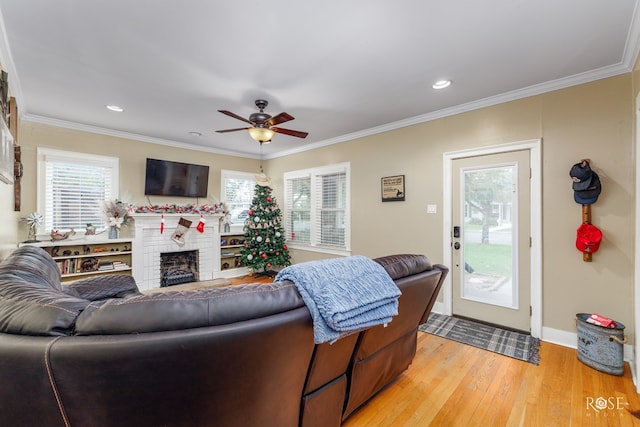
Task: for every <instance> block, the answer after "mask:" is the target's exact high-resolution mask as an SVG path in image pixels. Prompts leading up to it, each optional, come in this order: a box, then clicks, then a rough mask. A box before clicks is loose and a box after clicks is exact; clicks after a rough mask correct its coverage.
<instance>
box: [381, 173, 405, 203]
mask: <svg viewBox="0 0 640 427" xmlns="http://www.w3.org/2000/svg"><path fill="white" fill-rule="evenodd" d="M381 181H382V201H383V202H404V175H396V176H385V177H383V178H382V179H381Z"/></svg>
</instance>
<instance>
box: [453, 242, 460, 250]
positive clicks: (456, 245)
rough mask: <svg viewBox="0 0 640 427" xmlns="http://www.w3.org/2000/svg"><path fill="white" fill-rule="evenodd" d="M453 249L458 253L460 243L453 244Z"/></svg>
mask: <svg viewBox="0 0 640 427" xmlns="http://www.w3.org/2000/svg"><path fill="white" fill-rule="evenodd" d="M453 249H455V250H456V251H457V250H458V249H460V242H455V243H454V244H453Z"/></svg>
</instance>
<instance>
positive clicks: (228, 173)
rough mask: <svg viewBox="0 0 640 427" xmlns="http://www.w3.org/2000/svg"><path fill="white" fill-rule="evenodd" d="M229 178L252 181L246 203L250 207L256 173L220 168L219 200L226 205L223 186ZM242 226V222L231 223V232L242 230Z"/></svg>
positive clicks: (253, 194)
mask: <svg viewBox="0 0 640 427" xmlns="http://www.w3.org/2000/svg"><path fill="white" fill-rule="evenodd" d="M230 178H233V179H245V180H247V181H251V182H252V183H253V184H252V186H251V187H252V189H251V195H250V197H249V201H248V205H249V207H251V203H252V202H253V198H254V196H255V186H256V175H255V174H254V173H251V172H241V171H234V170H229V169H222V170H220V202H221V203H225V204H226V205H228V203H227V200H226V199H225V196H226V191H225V190H226V188H225V187H226V182H227V180H228V179H230ZM243 228H244V224H231V230H232V232H234V230H235V231H239V230H242V229H243Z"/></svg>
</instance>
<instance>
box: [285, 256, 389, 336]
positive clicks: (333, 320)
mask: <svg viewBox="0 0 640 427" xmlns="http://www.w3.org/2000/svg"><path fill="white" fill-rule="evenodd" d="M275 280H276V281H279V280H290V281H292V282H293V283H294V284H295V285H296V287H297V288H298V291H299V292H300V294H301V295H302V299H303V300H304V302H305V304H306V305H307V307H308V308H309V311H310V312H311V317H312V318H313V331H314V340H315V343H316V344H320V343H323V342H330V343H333V342H335V341H337V340H338V339H340V338H342V337H343V336H346V335H349V334H352V333H354V332H357V331H360V330H362V329H366V328H369V327H371V326H375V325H381V324H385V325H386V324H387V323H389V322H391V320H392V317H393V316H396V315H397V314H398V297H399V296H400V295H401V292H400V289H398V287H397V286H396V284H395V283H394V282H393V280H392V279H391V277H389V275H388V274H387V272H386V271H385V269H384V268H383V267H382V266H381V265H380V264H378V263H377V262H375V261H373V260H371V259H369V258H367V257H364V256H351V257H346V258H336V259H329V260H320V261H311V262H304V263H300V264H295V265H292V266H289V267H286V268H284V269H282V270H281V271H280V272H279V273H278V275H277V276H276V278H275Z"/></svg>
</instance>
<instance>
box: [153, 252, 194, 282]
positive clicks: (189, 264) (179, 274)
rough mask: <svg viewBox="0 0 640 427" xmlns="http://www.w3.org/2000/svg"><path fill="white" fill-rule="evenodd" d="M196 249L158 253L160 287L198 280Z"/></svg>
mask: <svg viewBox="0 0 640 427" xmlns="http://www.w3.org/2000/svg"><path fill="white" fill-rule="evenodd" d="M198 275H199V274H198V251H197V250H192V251H181V252H165V253H161V254H160V287H161V288H164V287H167V286H173V285H179V284H182V283H189V282H197V281H198Z"/></svg>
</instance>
